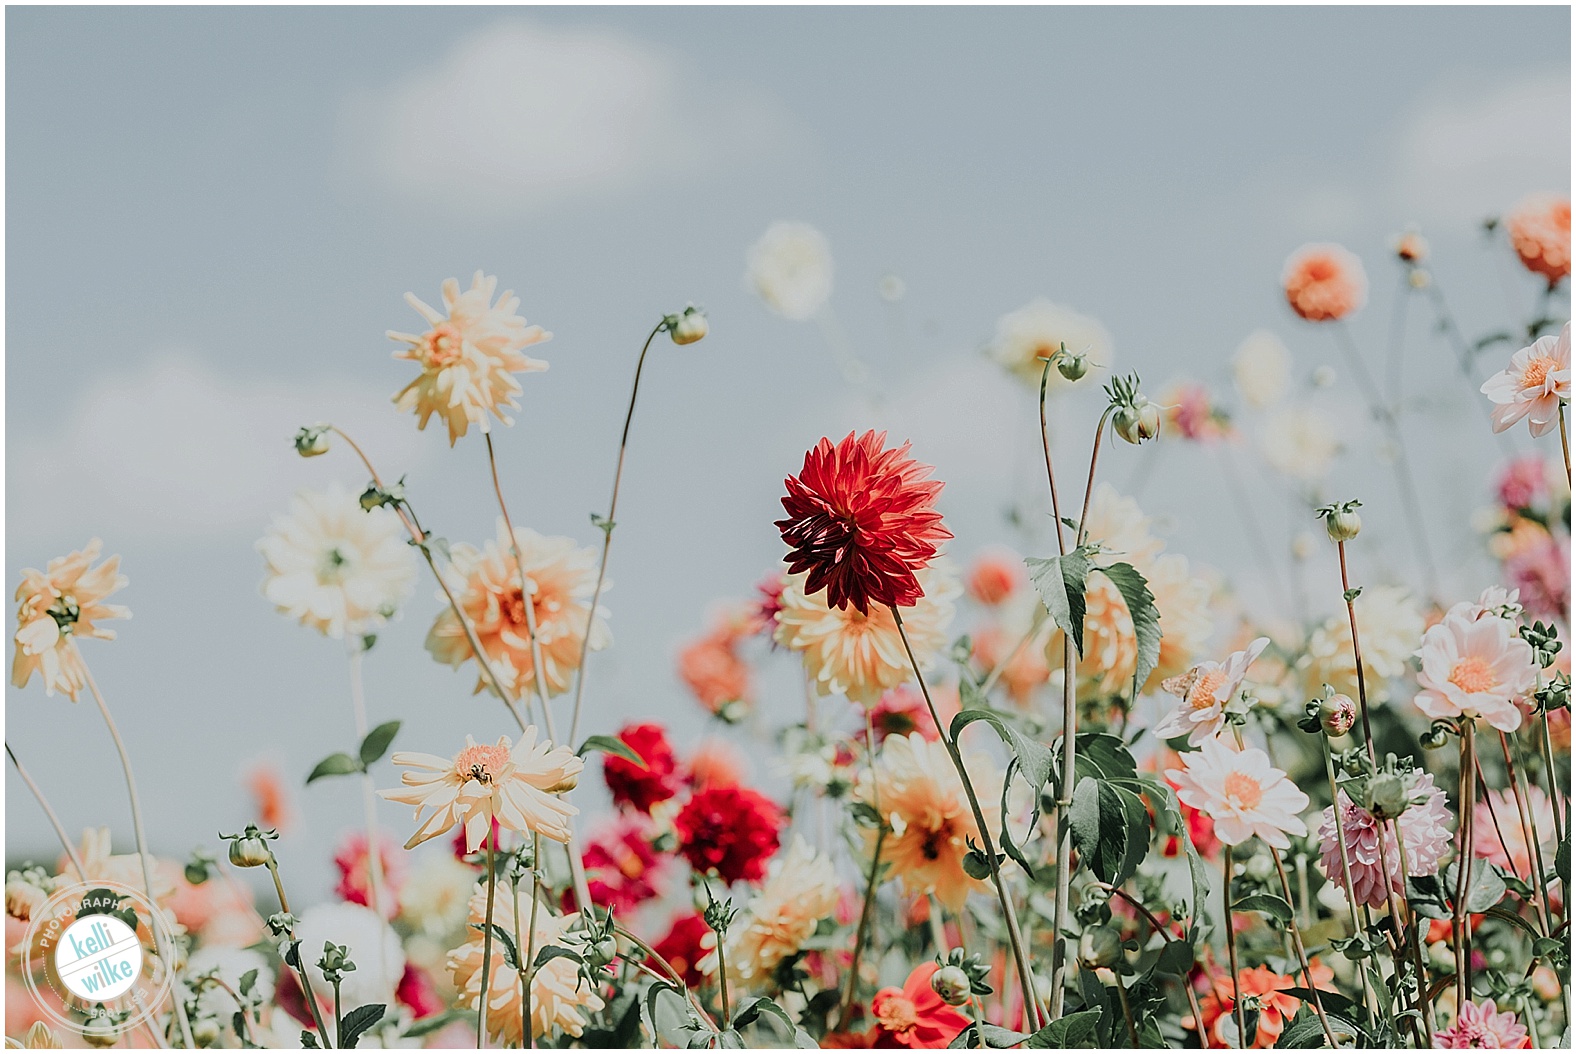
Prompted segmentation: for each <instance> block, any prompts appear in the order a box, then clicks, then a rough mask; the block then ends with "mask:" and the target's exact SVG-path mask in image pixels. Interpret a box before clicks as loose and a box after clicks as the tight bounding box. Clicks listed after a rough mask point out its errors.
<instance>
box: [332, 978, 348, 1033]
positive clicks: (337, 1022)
mask: <svg viewBox="0 0 1576 1054" xmlns="http://www.w3.org/2000/svg"><path fill="white" fill-rule="evenodd" d="M344 1034H345V1025H344V1022H343V1021H342V1020H341V1018H340V1013H339V982H338V981H335V982H334V1036H335V1037H336V1038H337V1037H340V1036H343V1035H344Z"/></svg>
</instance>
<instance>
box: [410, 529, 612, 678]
mask: <svg viewBox="0 0 1576 1054" xmlns="http://www.w3.org/2000/svg"><path fill="white" fill-rule="evenodd" d="M514 544H515V545H516V546H518V547H519V550H520V562H521V564H522V565H523V566H524V568H525V578H526V581H527V582H528V583H529V584H530V586H531V604H532V609H533V610H532V614H533V616H534V617H535V620H536V642H537V645H538V647H539V648H540V649H541V652H542V668H543V679H544V680H545V681H546V682H547V694H549V695H560V694H562V693H564V692H566V691H568V690H569V684H570V676H571V675H572V674H573V673H574V671H575V669H576V668H578V667H579V665H580V647H581V642H582V639H583V638H584V636H585V632H586V614H587V611H588V609H589V608H590V606H591V594H592V593H593V592H595V590H596V569H597V555H596V552H595V551H594V550H592V549H577V548H575V542H574V539H572V538H548V537H544V536H542V535H540V534H537V533H536V532H535V531H533V530H530V529H529V528H526V527H519V528H516V529H515V532H514ZM451 555H452V562H451V564H450V572H451V578H452V582H451V584H450V589H451V590H453V592H454V597H455V600H457V601H458V602H459V605H460V607H461V608H462V609H464V611H465V615H466V618H468V619H469V620H470V622H471V625H472V627H473V628H474V629H475V631H476V638H477V640H479V641H480V642H481V646H482V651H483V652H485V653H486V655H487V659H488V661H489V662H490V663H491V664H492V668H493V672H495V673H496V674H497V675H498V679H499V680H500V681H502V682H503V684H504V686H505V687H506V688H508V689H510V690H512V691H514V692H516V693H525V692H529V691H531V690H532V689H533V688H535V686H536V675H535V666H534V665H533V661H534V660H533V659H532V655H531V636H530V621H529V619H527V617H526V612H525V599H524V597H525V595H524V593H523V592H522V591H521V589H520V570H519V569H518V568H517V567H516V566H515V558H514V553H513V551H512V549H511V546H510V544H509V532H508V530H507V528H505V527H504V524H503V520H502V518H500V519H499V521H498V540H497V541H496V542H491V541H489V542H488V543H487V544H486V546H485V547H484V548H483V549H481V550H480V551H477V550H476V549H474V548H472V547H471V546H469V545H456V546H454V547H453V549H452V551H451ZM609 585H610V583H606V582H604V583H603V585H602V589H603V591H604V592H606V591H607V589H608V587H609ZM439 597H440V599H444V598H443V596H442V594H441V593H440V594H439ZM606 619H607V612H606V611H605V610H604V609H602V608H601V607H598V608H597V616H596V619H595V620H594V621H593V622H592V624H591V638H590V647H591V650H592V651H600V650H602V649H603V648H605V647H607V646H608V645H609V644H610V643H612V634H611V633H609V632H608V628H607V621H606ZM427 651H429V652H431V653H432V657H433V658H434V659H437V660H438V661H439V662H442V663H447V664H448V665H450V666H456V667H457V666H459V665H461V664H462V663H464V662H465V661H466V660H467V659H473V658H475V656H474V655H473V654H472V652H471V645H470V642H469V641H468V640H466V638H465V628H464V627H463V626H462V625H460V621H459V619H458V618H456V617H455V614H454V609H453V608H452V607H449V606H445V607H444V608H443V610H442V611H441V612H440V613H439V615H438V618H437V620H436V621H435V622H434V623H433V624H432V629H431V630H430V631H429V632H428V633H427ZM486 687H489V685H488V682H487V679H486V677H485V676H483V675H481V674H480V673H478V675H477V678H476V691H478V692H480V691H481V690H482V689H483V688H486Z"/></svg>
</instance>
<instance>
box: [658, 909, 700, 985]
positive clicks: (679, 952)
mask: <svg viewBox="0 0 1576 1054" xmlns="http://www.w3.org/2000/svg"><path fill="white" fill-rule="evenodd" d="M710 932H711V927H710V926H708V925H706V920H705V919H704V918H702V917H701V915H700V913H699V912H694V911H692V912H690V913H689V914H688V915H680V916H679V917H678V918H676V919H674V920H673V928H672V929H670V930H668V935H667V936H666V937H663V938H662V939H661V940H660V941H658V942H657V943H656V944H653V945H652V946H651V950H652V951H654V952H656V953H657V954H658V955H660V956H662V957H663V958H664V959H666V960H667V961H668V965H669V966H671V967H673V972H674V973H676V974H678V975H679V976H680V977H682V978H683V979H684V983H685V984H687V985H689V986H690V987H691V988H699V987H700V986H701V985H702V984H704V983H705V981H706V978H705V975H703V974H702V973H701V972H700V961H701V960H702V959H704V958H705V957H706V952H707V949H706V948H705V946H704V945H702V944H701V942H700V939H701V938H702V937H704V936H706V934H708V933H710Z"/></svg>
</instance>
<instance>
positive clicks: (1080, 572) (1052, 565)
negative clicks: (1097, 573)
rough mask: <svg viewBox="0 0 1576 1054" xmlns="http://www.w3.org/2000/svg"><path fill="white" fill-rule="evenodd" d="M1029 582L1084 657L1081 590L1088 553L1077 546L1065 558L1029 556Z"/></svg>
mask: <svg viewBox="0 0 1576 1054" xmlns="http://www.w3.org/2000/svg"><path fill="white" fill-rule="evenodd" d="M1024 563H1025V564H1027V565H1028V566H1029V580H1030V581H1031V582H1033V583H1034V588H1035V590H1036V591H1037V592H1038V593H1039V594H1040V599H1041V600H1043V601H1044V602H1045V609H1046V610H1047V611H1049V612H1050V613H1051V619H1052V620H1053V621H1054V622H1055V623H1056V624H1057V625H1058V626H1060V627H1061V628H1062V632H1064V633H1067V634H1070V635H1071V636H1072V639H1073V644H1074V645H1075V646H1076V647H1077V648H1078V654H1079V656H1080V657H1082V655H1083V624H1084V590H1085V588H1086V587H1085V580H1086V579H1087V578H1088V577H1089V568H1090V566H1091V565H1090V563H1089V550H1088V549H1087V548H1085V547H1083V546H1079V547H1078V548H1077V549H1074V550H1073V551H1072V552H1070V553H1068V554H1067V555H1066V556H1052V557H1050V558H1049V559H1045V560H1041V559H1037V558H1036V557H1033V556H1031V557H1028V558H1027V559H1025V560H1024Z"/></svg>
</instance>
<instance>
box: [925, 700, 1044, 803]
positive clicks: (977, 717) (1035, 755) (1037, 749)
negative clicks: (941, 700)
mask: <svg viewBox="0 0 1576 1054" xmlns="http://www.w3.org/2000/svg"><path fill="white" fill-rule="evenodd" d="M1011 716H1012V715H1010V714H1003V713H1001V712H999V711H996V710H964V711H963V712H962V713H960V714H958V715H957V716H956V717H954V718H953V719H952V725H951V727H950V729H949V732H950V734H951V736H952V741H953V742H954V743H956V742H957V741H958V735H959V734H960V733H961V732H962V731H963V730H964V729H965V728H967V727H968V726H969V725H971V724H973V723H974V722H976V721H984V722H985V723H986V724H988V725H990V726H991V727H992V728H994V729H995V730H996V734H997V735H998V736H1000V737H1001V741H1002V743H1003V744H1004V745H1005V746H1006V747H1007V749H1008V750H1010V751H1012V753H1013V756H1014V757H1016V758H1017V759H1018V764H1019V766H1020V767H1021V769H1022V771H1023V775H1024V778H1025V779H1027V780H1028V781H1029V784H1030V786H1031V787H1032V788H1033V789H1034V792H1035V797H1039V791H1040V788H1041V787H1044V786H1045V784H1046V783H1047V782H1048V781H1049V780H1050V778H1051V768H1052V766H1053V765H1054V764H1055V758H1054V757H1053V755H1052V754H1051V750H1050V748H1049V747H1047V746H1046V745H1045V744H1043V743H1039V742H1037V741H1035V740H1033V739H1031V738H1029V736H1027V735H1025V734H1024V733H1023V732H1022V731H1020V730H1019V729H1018V728H1017V727H1016V726H1015V725H1013V724H1012V723H1011V722H1010V721H1009V720H1008V718H1010V717H1011Z"/></svg>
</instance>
